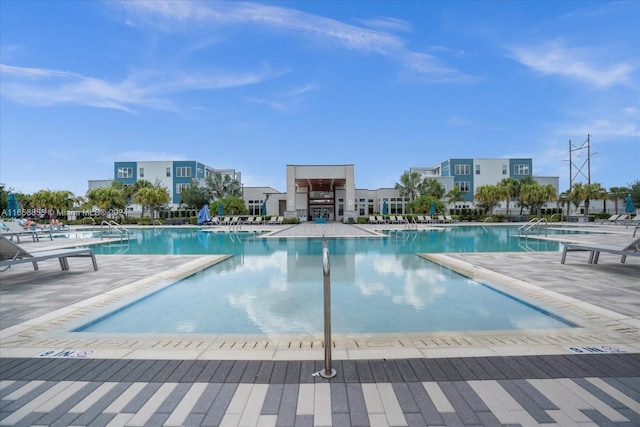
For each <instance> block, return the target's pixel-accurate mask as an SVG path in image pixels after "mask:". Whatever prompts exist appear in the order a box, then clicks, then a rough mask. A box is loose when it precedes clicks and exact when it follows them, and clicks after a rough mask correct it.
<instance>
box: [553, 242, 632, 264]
mask: <svg viewBox="0 0 640 427" xmlns="http://www.w3.org/2000/svg"><path fill="white" fill-rule="evenodd" d="M639 245H640V238H637V239H635V240H634V241H632V242H631V243H629V244H628V245H626V246H614V245H600V244H598V243H566V244H565V245H564V249H563V250H562V258H561V259H560V264H564V262H565V259H566V258H567V252H574V251H581V252H589V264H597V263H598V259H599V258H600V252H606V253H610V254H615V255H621V258H620V262H621V263H624V262H625V261H626V260H627V256H640V246H639Z"/></svg>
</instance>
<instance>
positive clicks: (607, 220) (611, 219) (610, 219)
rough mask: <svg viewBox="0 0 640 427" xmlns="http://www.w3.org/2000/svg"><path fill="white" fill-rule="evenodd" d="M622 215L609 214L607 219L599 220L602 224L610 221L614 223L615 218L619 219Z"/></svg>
mask: <svg viewBox="0 0 640 427" xmlns="http://www.w3.org/2000/svg"><path fill="white" fill-rule="evenodd" d="M622 216H623V215H611V216H610V217H609V218H608V219H603V220H602V221H600V224H601V225H602V224H604V223H605V222H606V223H607V224H611V223H614V224H615V223H616V221H617V220H619V219H620V217H622Z"/></svg>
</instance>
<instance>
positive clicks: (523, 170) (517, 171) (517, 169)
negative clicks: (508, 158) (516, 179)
mask: <svg viewBox="0 0 640 427" xmlns="http://www.w3.org/2000/svg"><path fill="white" fill-rule="evenodd" d="M513 174H514V175H529V165H524V164H520V165H513Z"/></svg>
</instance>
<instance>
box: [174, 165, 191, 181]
mask: <svg viewBox="0 0 640 427" xmlns="http://www.w3.org/2000/svg"><path fill="white" fill-rule="evenodd" d="M190 176H191V167H189V166H181V167H178V168H176V177H178V178H189V177H190Z"/></svg>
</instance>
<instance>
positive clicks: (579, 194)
mask: <svg viewBox="0 0 640 427" xmlns="http://www.w3.org/2000/svg"><path fill="white" fill-rule="evenodd" d="M569 192H570V196H569V198H570V200H571V201H572V202H573V204H574V205H575V206H576V208H578V206H580V203H581V202H583V201H584V215H585V216H586V217H588V216H589V204H590V203H589V202H590V201H591V200H604V199H605V198H606V197H607V191H606V190H605V189H604V187H602V185H600V184H598V183H594V184H583V183H581V182H577V183H575V184H573V187H572V188H571V189H570V190H569Z"/></svg>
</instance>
